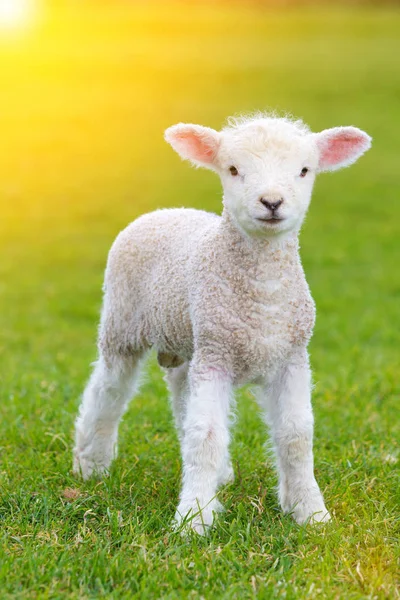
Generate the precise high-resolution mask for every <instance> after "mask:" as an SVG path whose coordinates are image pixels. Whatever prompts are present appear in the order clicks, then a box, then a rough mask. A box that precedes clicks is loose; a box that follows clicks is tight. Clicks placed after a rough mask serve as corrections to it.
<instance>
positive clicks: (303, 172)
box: [300, 167, 308, 177]
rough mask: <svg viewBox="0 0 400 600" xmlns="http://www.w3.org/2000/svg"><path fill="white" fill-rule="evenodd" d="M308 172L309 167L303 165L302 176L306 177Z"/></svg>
mask: <svg viewBox="0 0 400 600" xmlns="http://www.w3.org/2000/svg"><path fill="white" fill-rule="evenodd" d="M307 173H308V169H307V167H303V168H302V170H301V173H300V177H305V176H306V175H307Z"/></svg>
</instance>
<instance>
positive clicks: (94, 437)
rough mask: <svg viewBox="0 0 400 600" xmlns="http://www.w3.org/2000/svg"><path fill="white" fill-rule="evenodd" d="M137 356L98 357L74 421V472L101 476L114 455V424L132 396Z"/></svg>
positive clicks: (137, 361) (135, 380) (116, 426)
mask: <svg viewBox="0 0 400 600" xmlns="http://www.w3.org/2000/svg"><path fill="white" fill-rule="evenodd" d="M139 363H140V355H139V354H137V355H135V356H130V357H121V356H113V357H112V358H107V360H106V359H105V358H104V357H103V356H100V358H99V360H98V361H97V362H96V364H95V367H94V370H93V373H92V375H91V377H90V379H89V382H88V384H87V386H86V389H85V391H84V394H83V398H82V403H81V406H80V409H79V415H78V417H77V419H76V426H75V427H76V429H75V449H74V472H75V473H82V476H83V477H84V479H87V478H88V477H90V476H91V475H92V474H93V473H97V474H102V473H104V472H106V471H107V469H108V468H109V466H110V464H111V461H112V459H113V458H114V456H115V455H116V446H117V437H118V424H119V421H120V419H121V417H122V415H123V414H124V412H125V409H126V407H127V405H128V402H129V400H130V399H131V397H132V396H133V394H134V391H135V384H136V383H137V379H138V374H139Z"/></svg>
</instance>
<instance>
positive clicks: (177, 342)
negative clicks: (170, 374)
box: [152, 302, 193, 366]
mask: <svg viewBox="0 0 400 600" xmlns="http://www.w3.org/2000/svg"><path fill="white" fill-rule="evenodd" d="M157 317H158V318H157ZM157 317H156V323H155V327H154V333H153V339H152V345H153V346H154V347H155V348H156V349H157V351H158V352H159V354H165V355H166V357H167V356H168V357H175V358H174V361H176V360H177V359H180V362H184V361H187V360H190V359H191V357H192V354H193V328H192V323H191V319H190V314H189V307H188V305H187V304H186V303H184V302H178V303H175V304H171V305H170V306H163V310H162V311H160V312H159V314H158V315H157ZM166 360H167V361H169V360H170V358H166ZM165 366H167V365H165Z"/></svg>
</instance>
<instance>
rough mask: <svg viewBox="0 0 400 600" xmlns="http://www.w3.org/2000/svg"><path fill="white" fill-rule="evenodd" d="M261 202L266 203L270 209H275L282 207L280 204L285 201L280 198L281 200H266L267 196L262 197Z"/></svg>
mask: <svg viewBox="0 0 400 600" xmlns="http://www.w3.org/2000/svg"><path fill="white" fill-rule="evenodd" d="M260 202H261V204H264V206H265V207H266V208H269V210H272V211H274V210H276V209H277V208H279V207H280V205H281V204H282V203H283V199H282V198H279V200H274V201H273V202H270V201H269V200H266V199H265V198H260Z"/></svg>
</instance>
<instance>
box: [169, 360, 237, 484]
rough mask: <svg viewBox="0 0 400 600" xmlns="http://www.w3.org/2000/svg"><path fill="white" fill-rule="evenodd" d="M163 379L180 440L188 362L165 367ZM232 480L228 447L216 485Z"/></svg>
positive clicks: (232, 474) (186, 400) (185, 406)
mask: <svg viewBox="0 0 400 600" xmlns="http://www.w3.org/2000/svg"><path fill="white" fill-rule="evenodd" d="M165 381H166V382H167V385H168V389H169V392H170V399H171V406H172V412H173V414H174V418H175V425H176V429H177V431H178V437H179V440H180V442H181V443H182V441H183V423H184V420H185V416H186V409H187V405H188V400H189V363H188V362H185V363H183V364H182V365H180V366H179V367H176V368H170V369H166V375H165ZM233 480H234V472H233V467H232V463H231V459H230V456H229V449H228V448H226V449H225V457H224V459H223V460H222V462H221V465H220V468H219V472H218V486H220V485H225V484H226V483H228V482H231V481H233Z"/></svg>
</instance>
